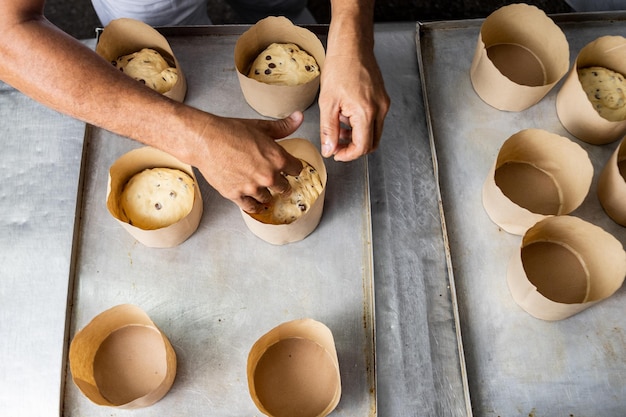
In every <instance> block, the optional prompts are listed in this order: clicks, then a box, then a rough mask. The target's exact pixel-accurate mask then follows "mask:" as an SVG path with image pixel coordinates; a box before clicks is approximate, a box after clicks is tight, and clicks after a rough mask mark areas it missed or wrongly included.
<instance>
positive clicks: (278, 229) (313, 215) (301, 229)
mask: <svg viewBox="0 0 626 417" xmlns="http://www.w3.org/2000/svg"><path fill="white" fill-rule="evenodd" d="M276 143H278V144H279V145H280V146H282V147H283V148H285V150H287V152H289V153H290V154H291V155H293V156H295V157H296V158H299V159H302V160H304V161H306V162H308V163H309V165H311V166H312V167H313V168H315V169H316V170H317V172H318V174H319V176H320V180H321V182H322V187H323V189H322V192H321V193H320V195H319V196H318V197H317V200H315V202H314V203H313V204H312V205H311V207H310V208H309V210H308V211H307V212H306V213H304V215H302V217H300V218H299V219H297V220H295V221H294V222H292V223H289V224H267V223H263V222H260V221H258V220H256V219H255V218H254V217H252V216H251V215H250V214H248V213H246V212H245V211H243V210H241V214H242V216H243V219H244V222H245V223H246V226H248V229H250V231H251V232H252V233H254V234H255V235H256V236H258V237H259V238H261V239H263V240H264V241H266V242H268V243H271V244H273V245H284V244H287V243H293V242H298V241H300V240H302V239H304V238H305V237H307V236H308V235H309V234H311V233H312V232H313V231H314V230H315V229H316V228H317V226H318V225H319V223H320V220H321V218H322V213H323V211H324V198H325V196H326V181H327V179H328V174H327V172H326V165H325V164H324V158H322V155H321V154H320V153H319V151H318V150H317V148H316V147H315V146H314V145H313V144H312V143H311V142H309V141H308V140H306V139H300V138H293V139H283V140H280V141H277V142H276Z"/></svg>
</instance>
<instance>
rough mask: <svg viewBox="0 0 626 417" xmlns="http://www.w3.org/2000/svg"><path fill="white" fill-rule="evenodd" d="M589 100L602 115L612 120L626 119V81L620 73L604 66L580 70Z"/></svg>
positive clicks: (580, 77) (581, 79) (581, 81)
mask: <svg viewBox="0 0 626 417" xmlns="http://www.w3.org/2000/svg"><path fill="white" fill-rule="evenodd" d="M578 77H579V79H580V83H581V84H582V87H583V90H585V93H586V94H587V97H588V98H589V101H591V103H592V104H593V107H594V109H596V111H597V112H598V114H599V115H600V116H602V117H603V118H605V119H606V120H609V121H611V122H621V121H622V120H626V81H625V80H624V76H623V75H622V74H620V73H617V72H615V71H612V70H610V69H608V68H603V67H587V68H581V69H579V70H578Z"/></svg>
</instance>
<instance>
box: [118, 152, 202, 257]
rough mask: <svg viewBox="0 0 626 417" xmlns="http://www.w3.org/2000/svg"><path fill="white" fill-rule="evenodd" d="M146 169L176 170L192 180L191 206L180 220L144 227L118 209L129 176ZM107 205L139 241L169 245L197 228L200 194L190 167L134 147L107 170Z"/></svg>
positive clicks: (147, 244)
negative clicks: (153, 226) (131, 221)
mask: <svg viewBox="0 0 626 417" xmlns="http://www.w3.org/2000/svg"><path fill="white" fill-rule="evenodd" d="M150 168H172V169H176V170H180V171H182V172H184V173H186V174H187V175H189V177H191V178H192V179H193V181H194V186H193V205H192V207H191V211H190V212H189V213H188V214H187V215H186V216H185V217H183V218H182V219H180V220H179V221H177V222H176V223H173V224H171V225H169V226H165V227H161V228H158V229H151V230H145V229H142V228H139V227H136V226H134V225H132V224H130V223H129V221H128V218H127V217H126V215H125V213H124V212H123V210H122V209H121V204H120V198H121V195H122V192H123V190H124V186H125V185H126V184H127V182H128V181H129V180H130V179H131V178H132V177H133V175H135V174H137V173H140V172H142V171H143V170H145V169H150ZM106 201H107V208H108V210H109V213H111V215H112V216H113V217H114V218H115V219H116V220H117V221H118V223H120V224H121V225H122V227H123V228H124V229H125V230H126V231H127V232H128V233H130V234H131V235H132V236H133V237H134V238H135V239H137V240H138V241H139V242H141V243H142V244H144V245H146V246H148V247H153V248H170V247H173V246H177V245H179V244H181V243H183V242H184V241H185V240H187V238H189V237H190V236H191V235H192V234H193V233H194V232H195V231H196V229H197V228H198V225H199V224H200V219H201V217H202V212H203V203H202V196H201V194H200V187H198V183H197V180H196V176H195V174H194V172H193V169H192V168H191V166H189V165H187V164H183V163H182V162H180V161H179V160H178V159H176V158H175V157H173V156H172V155H170V154H168V153H166V152H163V151H161V150H159V149H156V148H152V147H149V146H145V147H141V148H137V149H134V150H132V151H130V152H127V153H126V154H124V155H122V156H121V157H120V158H118V159H117V161H115V162H114V163H113V164H112V165H111V167H110V169H109V180H108V185H107V200H106Z"/></svg>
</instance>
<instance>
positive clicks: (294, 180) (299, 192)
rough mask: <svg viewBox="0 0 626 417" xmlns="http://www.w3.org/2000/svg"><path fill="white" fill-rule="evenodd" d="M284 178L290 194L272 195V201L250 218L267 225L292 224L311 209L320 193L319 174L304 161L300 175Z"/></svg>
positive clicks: (320, 182) (321, 187)
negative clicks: (289, 188)
mask: <svg viewBox="0 0 626 417" xmlns="http://www.w3.org/2000/svg"><path fill="white" fill-rule="evenodd" d="M301 161H302V160H301ZM286 178H287V180H288V181H289V185H290V186H291V193H289V194H288V195H285V194H275V193H272V201H270V203H269V204H268V205H267V207H265V210H263V211H262V212H261V213H257V214H252V217H254V218H255V219H256V220H258V221H260V222H262V223H267V224H289V223H292V222H294V221H296V220H298V219H299V218H300V217H302V216H303V215H304V214H305V213H306V212H307V211H308V210H309V208H311V206H312V205H313V203H315V200H317V198H318V197H319V195H320V193H321V192H322V189H323V186H322V181H321V179H320V175H319V173H318V172H317V170H316V169H315V168H314V167H312V166H311V165H309V164H308V163H307V162H305V161H302V171H300V175H297V176H291V175H287V176H286Z"/></svg>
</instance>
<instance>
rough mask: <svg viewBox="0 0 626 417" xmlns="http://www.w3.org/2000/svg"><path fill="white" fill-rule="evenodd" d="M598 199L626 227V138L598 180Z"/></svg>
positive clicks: (611, 215)
mask: <svg viewBox="0 0 626 417" xmlns="http://www.w3.org/2000/svg"><path fill="white" fill-rule="evenodd" d="M598 199H599V200H600V204H602V207H603V208H604V211H605V212H606V214H608V215H609V217H610V218H611V219H613V221H615V222H616V223H617V224H620V225H622V226H626V138H625V139H622V141H621V143H620V145H619V146H618V147H617V149H615V151H614V152H613V154H612V155H611V158H610V159H609V160H608V161H607V163H606V165H605V166H604V168H603V169H602V173H601V174H600V177H599V179H598Z"/></svg>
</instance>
